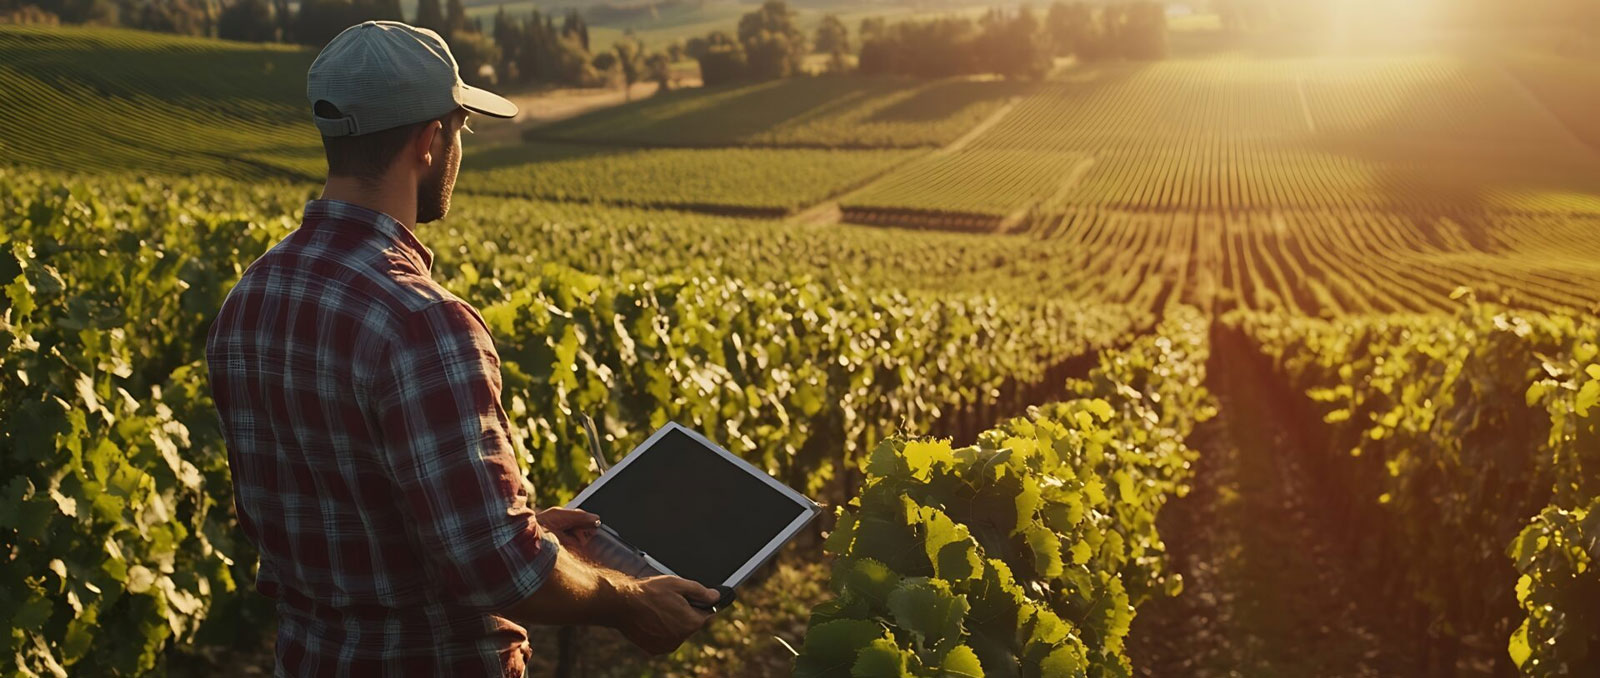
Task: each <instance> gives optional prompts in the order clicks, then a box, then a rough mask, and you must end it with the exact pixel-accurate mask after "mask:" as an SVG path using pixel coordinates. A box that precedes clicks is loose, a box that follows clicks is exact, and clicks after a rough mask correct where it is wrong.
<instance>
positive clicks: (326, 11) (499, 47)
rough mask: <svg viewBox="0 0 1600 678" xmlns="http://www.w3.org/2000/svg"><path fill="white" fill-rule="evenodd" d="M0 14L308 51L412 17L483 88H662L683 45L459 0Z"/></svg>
mask: <svg viewBox="0 0 1600 678" xmlns="http://www.w3.org/2000/svg"><path fill="white" fill-rule="evenodd" d="M24 3H26V4H24ZM0 16H13V17H18V18H19V20H22V21H27V22H30V23H84V24H100V25H120V26H125V27H129V28H138V29H143V30H151V31H160V32H165V33H176V34H180V35H193V36H205V37H217V38H223V39H227V40H243V41H249V42H289V43H299V44H303V45H309V46H312V47H321V46H322V45H325V44H327V43H328V41H329V40H332V39H333V37H334V36H335V35H338V33H339V31H342V30H344V29H345V28H348V27H350V26H352V25H355V24H358V23H361V22H363V21H368V20H380V21H385V20H387V21H407V22H409V23H411V24H413V25H416V26H421V27H424V28H428V29H431V30H433V31H435V32H437V33H438V34H439V35H440V36H442V37H444V38H445V41H446V42H448V43H449V45H450V51H451V53H452V54H454V55H455V58H456V62H457V64H458V65H459V66H460V69H461V75H462V78H463V79H465V80H467V81H468V82H469V83H472V84H477V85H488V84H509V83H552V84H561V85H568V86H574V87H594V86H599V85H603V84H606V83H607V82H609V81H611V80H613V79H616V80H622V81H624V82H627V83H629V84H631V83H633V82H637V81H641V80H647V79H654V80H658V81H660V82H661V83H662V84H663V85H666V84H669V82H670V78H669V75H670V66H671V62H672V61H675V60H678V59H681V58H682V53H683V52H682V49H681V47H678V48H675V49H669V50H668V51H666V52H659V53H655V54H647V53H646V50H645V47H644V45H643V44H642V43H641V42H640V41H638V40H636V39H634V38H633V37H631V36H629V37H627V38H625V39H623V40H621V41H619V42H618V43H617V44H614V45H612V46H610V47H598V46H593V45H591V44H590V41H589V26H588V23H587V22H586V21H585V20H584V17H583V15H582V14H580V13H579V12H578V11H577V10H568V11H566V12H565V13H564V14H562V15H560V16H557V15H555V14H545V13H541V12H539V11H537V10H534V11H532V12H530V13H529V14H528V15H526V16H513V15H510V14H508V13H507V12H506V11H505V8H504V7H501V8H500V10H499V12H497V13H496V14H495V16H494V18H493V20H492V21H491V22H490V25H489V26H487V27H486V26H484V22H483V21H482V19H481V18H480V19H469V18H468V16H467V9H466V6H465V5H464V4H463V3H462V0H443V4H441V0H420V1H419V2H418V4H417V9H416V12H415V14H414V15H412V16H410V17H407V16H405V14H404V12H403V10H402V9H401V7H400V1H399V0H299V1H298V3H297V4H295V5H291V4H290V0H231V1H229V2H226V3H218V2H217V1H216V0H0ZM669 53H670V54H672V55H673V56H671V57H669V56H668V55H669Z"/></svg>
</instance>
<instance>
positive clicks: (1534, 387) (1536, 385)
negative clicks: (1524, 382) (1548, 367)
mask: <svg viewBox="0 0 1600 678" xmlns="http://www.w3.org/2000/svg"><path fill="white" fill-rule="evenodd" d="M1549 391H1550V382H1548V381H1546V380H1543V379H1541V380H1539V381H1536V382H1533V383H1532V384H1529V385H1528V391H1527V392H1526V393H1524V394H1523V400H1525V401H1526V402H1527V403H1528V407H1533V406H1534V405H1535V404H1537V403H1538V402H1539V400H1540V399H1542V398H1544V394H1545V393H1548V392H1549Z"/></svg>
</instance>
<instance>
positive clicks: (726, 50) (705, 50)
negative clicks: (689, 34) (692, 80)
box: [690, 31, 749, 85]
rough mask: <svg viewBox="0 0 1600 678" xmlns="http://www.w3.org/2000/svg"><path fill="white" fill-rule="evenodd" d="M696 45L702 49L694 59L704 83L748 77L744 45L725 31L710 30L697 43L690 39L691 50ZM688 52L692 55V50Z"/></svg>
mask: <svg viewBox="0 0 1600 678" xmlns="http://www.w3.org/2000/svg"><path fill="white" fill-rule="evenodd" d="M696 47H699V48H700V49H701V50H702V51H701V53H700V55H699V56H696V57H695V60H696V61H699V62H700V80H701V81H702V82H703V83H704V84H706V85H721V84H724V83H729V82H738V81H740V80H743V79H745V78H747V77H749V62H748V59H746V57H745V53H744V45H742V44H740V42H739V41H738V40H734V39H733V38H732V37H731V36H729V35H728V34H727V33H724V32H722V31H712V32H711V34H710V35H707V36H706V39H705V40H703V41H700V42H699V43H698V44H696V43H695V42H694V41H690V48H691V50H693V49H695V48H696ZM690 54H691V56H692V55H694V52H693V51H691V52H690Z"/></svg>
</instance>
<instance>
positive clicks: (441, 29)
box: [411, 0, 450, 36]
mask: <svg viewBox="0 0 1600 678" xmlns="http://www.w3.org/2000/svg"><path fill="white" fill-rule="evenodd" d="M411 23H413V24H415V25H417V26H421V27H423V28H426V29H428V30H431V31H433V32H435V33H438V34H439V35H441V36H443V35H449V33H450V32H449V31H448V30H447V29H446V26H447V24H446V23H445V19H444V9H443V8H441V7H440V6H439V0H417V20H416V21H413V22H411Z"/></svg>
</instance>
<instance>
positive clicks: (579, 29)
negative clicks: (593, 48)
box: [561, 9, 589, 52]
mask: <svg viewBox="0 0 1600 678" xmlns="http://www.w3.org/2000/svg"><path fill="white" fill-rule="evenodd" d="M561 37H563V38H571V39H576V40H577V41H578V44H579V45H582V46H583V51H585V52H587V51H589V24H587V23H584V21H583V15H582V14H579V13H578V10H575V9H574V10H568V11H567V16H566V18H565V19H563V20H562V22H561Z"/></svg>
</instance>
